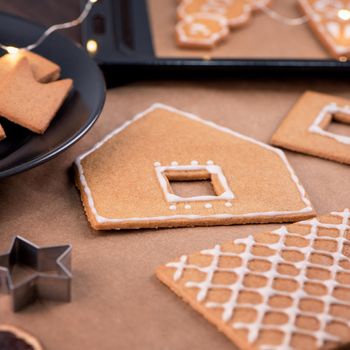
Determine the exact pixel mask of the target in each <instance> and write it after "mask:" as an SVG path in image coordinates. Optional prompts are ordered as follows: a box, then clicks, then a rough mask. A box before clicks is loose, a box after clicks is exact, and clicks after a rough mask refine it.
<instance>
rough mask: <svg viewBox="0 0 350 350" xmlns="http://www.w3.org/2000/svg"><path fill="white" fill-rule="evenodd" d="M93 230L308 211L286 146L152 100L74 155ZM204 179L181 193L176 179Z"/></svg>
mask: <svg viewBox="0 0 350 350" xmlns="http://www.w3.org/2000/svg"><path fill="white" fill-rule="evenodd" d="M75 165H76V170H77V171H76V183H77V186H78V188H79V190H80V192H81V196H82V201H83V204H84V207H85V211H86V214H87V217H88V220H89V221H90V223H91V225H92V227H93V228H94V229H97V230H103V229H123V228H157V227H178V226H200V225H202V226H203V225H230V224H245V223H262V222H289V221H297V220H300V219H302V218H309V217H312V216H314V214H315V213H314V210H313V208H312V206H311V204H310V201H309V199H308V197H307V195H306V194H305V190H304V188H303V187H302V185H301V184H300V182H299V180H298V178H297V176H296V174H295V173H294V171H293V169H292V167H291V166H290V164H289V163H288V161H287V158H286V157H285V155H284V153H283V152H282V151H281V150H279V149H276V148H273V147H271V146H268V145H266V144H264V143H262V142H259V141H256V140H254V139H251V138H249V137H247V136H244V135H241V134H239V133H237V132H234V131H232V130H230V129H228V128H225V127H223V126H219V125H217V124H214V123H213V122H210V121H205V120H203V119H200V118H199V117H197V116H195V115H193V114H190V113H185V112H182V111H179V110H177V109H175V108H172V107H169V106H166V105H162V104H155V105H153V106H151V107H150V108H149V109H147V110H146V111H144V112H142V113H140V114H138V115H136V116H135V117H134V119H133V120H131V121H128V122H126V123H125V124H124V125H122V126H121V127H119V128H118V129H116V130H114V131H113V132H112V133H111V134H109V135H107V136H106V137H105V138H104V139H103V140H102V141H101V142H99V143H98V144H96V145H95V146H94V147H93V148H92V149H91V150H89V151H87V152H86V153H84V154H82V155H81V156H79V157H78V158H77V160H76V162H75ZM179 181H181V182H184V183H187V184H188V183H191V182H193V181H201V182H206V183H209V185H210V186H211V188H212V193H206V192H202V190H201V192H199V193H196V194H194V193H190V191H192V187H191V189H190V190H186V191H185V192H186V193H181V192H179V191H178V190H176V186H177V183H178V182H179Z"/></svg>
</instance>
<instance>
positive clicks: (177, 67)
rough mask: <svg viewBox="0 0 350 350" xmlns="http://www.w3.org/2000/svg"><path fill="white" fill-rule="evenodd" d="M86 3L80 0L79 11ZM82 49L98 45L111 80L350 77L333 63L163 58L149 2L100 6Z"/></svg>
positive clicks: (110, 0) (343, 65) (85, 29)
mask: <svg viewBox="0 0 350 350" xmlns="http://www.w3.org/2000/svg"><path fill="white" fill-rule="evenodd" d="M84 5H85V0H81V6H82V7H83V6H84ZM82 36H83V44H84V45H86V42H87V41H88V40H91V39H93V40H96V41H97V42H98V43H99V47H100V49H99V50H98V52H97V53H96V55H95V60H96V61H97V62H98V63H99V64H100V66H101V68H102V69H103V71H104V72H105V76H106V79H107V81H110V83H111V84H113V83H115V82H114V81H113V79H114V78H115V79H116V80H117V82H118V81H120V78H121V73H122V74H124V75H127V76H128V77H133V76H135V77H136V78H140V77H143V76H151V77H152V78H154V77H155V76H156V77H164V76H166V77H169V76H171V77H173V76H174V77H177V78H178V77H179V76H181V77H191V78H192V77H193V76H199V77H203V74H205V76H206V77H208V76H211V74H212V76H214V77H216V78H217V77H218V76H219V75H220V77H221V76H224V77H225V76H231V77H236V76H237V74H244V76H246V74H254V75H255V76H256V74H257V73H258V74H262V75H266V74H268V75H269V76H270V75H271V74H274V75H275V76H281V75H284V76H285V75H293V76H294V75H295V74H300V75H305V74H310V75H311V74H314V75H316V76H320V74H322V76H332V75H333V74H335V73H338V74H339V75H342V74H344V73H345V72H347V73H349V72H350V61H348V62H339V61H336V60H334V59H314V60H311V59H310V60H308V59H249V58H247V59H224V58H223V59H211V60H206V59H200V58H171V57H169V58H159V57H156V55H155V53H154V48H153V40H152V32H151V26H150V18H149V15H148V9H147V0H103V1H98V2H97V3H96V4H95V5H94V7H93V8H92V10H91V13H90V15H89V16H88V18H87V20H86V21H85V22H84V23H83V25H82Z"/></svg>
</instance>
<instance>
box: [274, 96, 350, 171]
mask: <svg viewBox="0 0 350 350" xmlns="http://www.w3.org/2000/svg"><path fill="white" fill-rule="evenodd" d="M332 121H335V122H336V123H337V124H340V126H342V125H343V126H344V127H345V129H347V128H349V126H350V101H348V100H346V99H343V98H339V97H335V96H331V95H325V94H320V93H316V92H312V91H308V92H306V93H305V94H304V95H303V96H302V97H301V98H300V99H299V100H298V102H297V103H296V105H295V106H294V107H293V108H292V110H291V111H290V112H289V114H288V115H287V117H286V118H285V119H284V120H283V121H282V123H281V125H280V126H279V127H278V129H277V130H276V132H275V133H274V135H273V136H272V139H271V143H272V144H273V145H275V146H280V147H283V148H286V149H290V150H292V151H297V152H302V153H306V154H311V155H314V156H317V157H321V158H326V159H330V160H334V161H337V162H340V163H345V164H350V133H348V134H346V133H345V130H343V129H342V130H339V131H338V130H337V131H333V130H328V128H329V126H330V124H331V122H332ZM346 124H349V125H348V126H346ZM340 132H344V133H342V134H341V133H340Z"/></svg>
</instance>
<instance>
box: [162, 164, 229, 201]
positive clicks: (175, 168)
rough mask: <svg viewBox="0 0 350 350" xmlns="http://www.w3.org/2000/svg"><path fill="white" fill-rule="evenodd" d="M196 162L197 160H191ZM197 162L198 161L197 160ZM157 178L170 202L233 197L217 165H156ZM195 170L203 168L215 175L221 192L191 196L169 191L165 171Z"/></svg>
mask: <svg viewBox="0 0 350 350" xmlns="http://www.w3.org/2000/svg"><path fill="white" fill-rule="evenodd" d="M193 162H197V161H192V163H193ZM197 163H198V162H197ZM155 170H156V174H157V178H158V181H159V184H160V187H161V188H162V191H163V193H164V196H165V199H166V200H167V201H168V202H170V203H178V202H193V201H213V200H230V199H234V198H235V195H234V194H233V192H232V191H231V189H230V187H229V185H228V182H227V180H226V177H225V175H224V173H223V172H222V169H221V167H220V166H218V165H169V166H156V167H155ZM168 170H171V171H197V170H205V171H207V172H208V173H209V174H210V175H216V176H217V177H218V180H219V181H220V184H221V186H222V188H223V190H224V191H223V193H221V194H220V195H215V196H211V195H210V196H193V197H181V196H178V195H176V194H174V193H171V192H169V186H168V185H169V181H168V180H167V178H166V175H165V174H164V173H165V172H166V171H168Z"/></svg>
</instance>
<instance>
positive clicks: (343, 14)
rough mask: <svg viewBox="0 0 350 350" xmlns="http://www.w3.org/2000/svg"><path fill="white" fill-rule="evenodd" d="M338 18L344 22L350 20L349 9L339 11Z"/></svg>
mask: <svg viewBox="0 0 350 350" xmlns="http://www.w3.org/2000/svg"><path fill="white" fill-rule="evenodd" d="M338 17H339V18H340V19H341V20H343V21H348V20H350V11H349V10H347V9H341V10H339V11H338Z"/></svg>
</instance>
